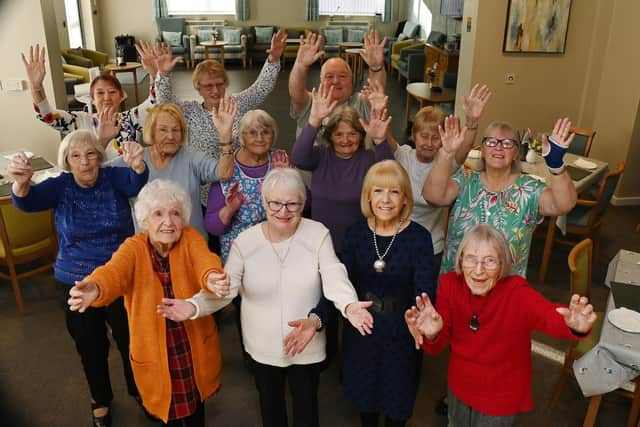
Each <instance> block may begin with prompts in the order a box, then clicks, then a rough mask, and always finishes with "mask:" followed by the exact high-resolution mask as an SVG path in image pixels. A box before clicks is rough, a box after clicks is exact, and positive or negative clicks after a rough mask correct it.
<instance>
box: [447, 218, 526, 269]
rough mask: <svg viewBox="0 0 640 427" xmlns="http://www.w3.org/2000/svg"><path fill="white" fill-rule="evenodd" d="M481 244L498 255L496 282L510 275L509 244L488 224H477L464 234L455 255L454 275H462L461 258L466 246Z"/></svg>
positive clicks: (511, 261) (510, 258)
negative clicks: (498, 271)
mask: <svg viewBox="0 0 640 427" xmlns="http://www.w3.org/2000/svg"><path fill="white" fill-rule="evenodd" d="M481 242H486V243H489V244H490V245H492V246H493V247H494V249H495V250H496V252H497V253H498V259H499V260H500V275H499V277H498V280H500V279H502V278H503V277H506V276H508V275H510V274H511V270H512V269H513V264H514V257H513V253H512V252H511V250H510V249H509V244H508V243H507V241H506V239H505V238H504V235H503V234H502V233H501V232H500V231H498V230H496V229H495V228H494V227H493V226H491V225H489V224H478V225H476V226H474V227H473V228H471V229H470V230H468V231H467V232H465V234H464V237H463V238H462V241H461V242H460V246H458V253H457V254H456V273H458V274H462V266H461V265H462V256H463V254H464V251H465V249H466V248H467V246H469V245H470V244H472V243H476V244H477V243H481Z"/></svg>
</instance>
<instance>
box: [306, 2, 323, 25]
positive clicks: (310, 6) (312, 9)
mask: <svg viewBox="0 0 640 427" xmlns="http://www.w3.org/2000/svg"><path fill="white" fill-rule="evenodd" d="M306 2H307V4H306V7H305V19H306V20H307V21H318V20H319V19H320V1H319V0H306Z"/></svg>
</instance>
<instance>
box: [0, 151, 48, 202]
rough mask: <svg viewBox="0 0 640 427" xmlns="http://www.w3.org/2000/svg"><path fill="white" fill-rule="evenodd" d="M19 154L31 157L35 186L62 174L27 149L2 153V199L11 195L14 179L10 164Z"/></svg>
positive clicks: (0, 170) (0, 154)
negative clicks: (10, 171)
mask: <svg viewBox="0 0 640 427" xmlns="http://www.w3.org/2000/svg"><path fill="white" fill-rule="evenodd" d="M19 152H23V153H25V154H26V155H27V157H29V160H30V162H31V166H32V167H33V176H32V177H31V181H32V182H33V183H34V184H37V183H39V182H42V181H44V180H45V179H47V178H50V177H52V176H56V175H58V174H59V173H60V169H59V168H58V167H57V166H56V165H55V164H53V163H52V162H50V161H48V160H47V159H45V158H44V157H42V156H39V155H38V154H34V153H32V152H31V151H29V150H28V149H26V148H19V149H14V150H8V151H3V152H0V197H2V196H8V195H10V194H11V184H13V178H12V177H11V175H9V171H8V169H9V162H10V161H11V158H12V157H13V156H14V155H16V154H17V153H19Z"/></svg>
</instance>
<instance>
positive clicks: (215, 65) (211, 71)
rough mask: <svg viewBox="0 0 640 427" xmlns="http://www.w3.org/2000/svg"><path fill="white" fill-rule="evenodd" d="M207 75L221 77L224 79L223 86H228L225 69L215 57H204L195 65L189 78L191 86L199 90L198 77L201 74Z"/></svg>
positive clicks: (199, 77) (200, 76)
mask: <svg viewBox="0 0 640 427" xmlns="http://www.w3.org/2000/svg"><path fill="white" fill-rule="evenodd" d="M205 75H206V76H209V77H211V78H216V77H222V80H224V87H227V86H229V76H227V70H225V69H224V65H223V64H221V63H220V62H218V61H216V60H215V59H206V60H204V61H202V62H200V63H199V64H198V65H196V69H195V70H193V75H192V76H191V80H192V81H193V88H194V89H195V90H199V86H200V79H201V78H202V77H203V76H205Z"/></svg>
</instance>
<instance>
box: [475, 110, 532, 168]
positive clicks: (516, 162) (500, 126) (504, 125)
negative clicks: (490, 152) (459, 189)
mask: <svg viewBox="0 0 640 427" xmlns="http://www.w3.org/2000/svg"><path fill="white" fill-rule="evenodd" d="M494 130H498V131H501V132H509V133H510V134H511V138H513V140H514V141H516V145H515V147H513V149H514V150H516V151H517V153H516V155H515V156H514V158H513V163H511V171H512V172H518V173H519V172H520V171H521V170H522V166H521V165H520V141H518V134H517V132H516V130H515V129H514V128H513V126H512V125H511V123H509V122H499V121H495V122H491V123H489V126H487V128H486V129H485V130H484V134H483V135H484V137H483V140H484V138H485V137H486V136H487V135H489V132H491V131H494ZM479 168H480V170H481V171H483V170H485V169H486V165H485V163H484V157H483V158H481V159H480V165H479Z"/></svg>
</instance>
